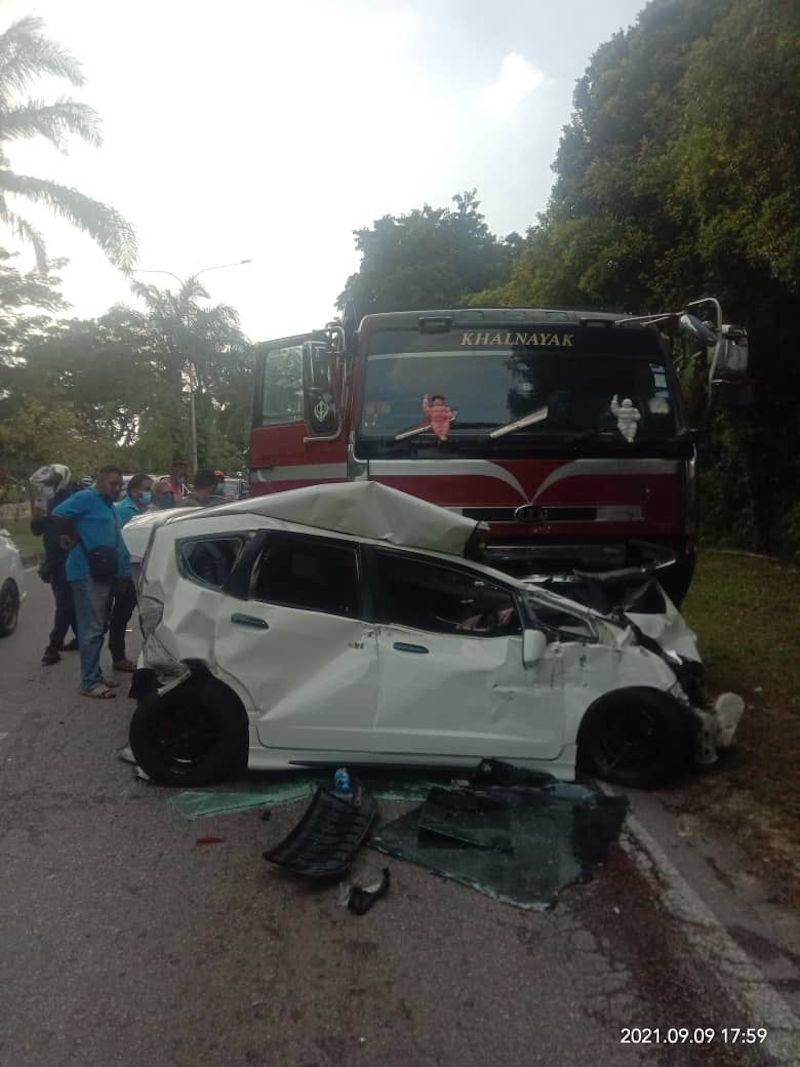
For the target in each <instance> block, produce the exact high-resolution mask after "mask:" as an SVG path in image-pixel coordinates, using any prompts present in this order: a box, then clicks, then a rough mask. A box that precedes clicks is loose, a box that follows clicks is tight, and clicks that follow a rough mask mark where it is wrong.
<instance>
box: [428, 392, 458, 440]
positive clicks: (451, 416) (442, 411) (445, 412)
mask: <svg viewBox="0 0 800 1067" xmlns="http://www.w3.org/2000/svg"><path fill="white" fill-rule="evenodd" d="M422 411H423V414H424V415H425V418H426V419H427V420H428V422H429V424H430V429H431V430H433V432H434V433H435V434H436V436H437V437H438V438H439V440H440V441H446V440H447V435H448V434H449V433H450V426H451V424H452V422H453V421H454V420H455V417H456V415H457V414H458V412H457V411H453V409H452V408H449V407H448V406H447V404H446V403H445V399H444V397H443V396H442V395H441V394H440V393H435V394H434V395H433V396H432V397H428V394H427V393H426V394H425V396H424V397H423V398H422Z"/></svg>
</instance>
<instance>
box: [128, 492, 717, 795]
mask: <svg viewBox="0 0 800 1067" xmlns="http://www.w3.org/2000/svg"><path fill="white" fill-rule="evenodd" d="M304 520H305V521H304ZM323 524H325V525H323ZM475 529H476V524H475V523H474V522H471V521H469V520H466V519H463V518H462V517H461V516H458V515H453V514H452V513H451V512H448V511H445V510H444V509H441V508H437V507H436V506H435V505H431V504H427V503H426V502H424V501H421V500H418V499H416V498H413V497H410V496H408V495H407V494H404V493H400V492H398V491H396V490H392V489H389V488H387V487H386V486H383V485H380V484H379V483H377V482H355V483H349V484H348V483H345V484H337V485H330V486H316V487H313V488H311V489H302V490H291V491H289V492H286V493H280V494H274V495H271V496H268V497H256V498H250V499H248V500H243V501H241V502H239V503H236V504H232V505H230V506H218V507H214V508H210V509H175V510H172V511H165V512H154V513H149V514H147V515H145V516H143V517H141V518H138V519H134V520H132V521H131V522H130V523H128V524H127V525H126V526H125V528H124V530H123V537H124V538H125V541H126V543H127V544H128V547H129V549H130V550H131V552H140V553H141V554H142V555H145V550H146V556H145V559H144V565H143V571H142V576H141V582H140V587H139V593H140V598H151V601H152V602H156V603H159V602H160V603H161V604H162V605H163V613H162V615H161V618H160V621H159V622H158V623H157V625H155V626H154V627H152V628H151V629H150V631H149V632H148V633H146V634H145V641H144V645H143V654H142V659H141V661H140V662H141V664H142V665H143V666H145V667H151V668H153V669H155V670H156V672H157V673H158V675H159V677H160V679H161V680H162V682H167V683H168V684H169V686H170V687H172V686H173V685H174V684H176V682H179V681H180V680H181V679H182V678H183V677H185V676H187V675H188V668H187V666H186V664H187V661H195V662H196V663H198V664H202V665H203V668H204V669H206V670H208V671H209V672H210V674H211V675H212V676H214V677H215V678H217V679H219V680H220V681H221V682H223V683H224V684H225V685H227V686H229V687H230V689H231V690H232V691H233V692H235V693H236V695H237V696H238V698H239V699H240V701H241V703H242V705H243V706H244V708H245V711H246V712H247V715H248V718H249V724H250V730H249V736H250V752H249V766H250V767H252V768H261V769H277V768H287V767H292V766H297V765H299V764H300V765H302V764H314V763H341V764H346V763H363V764H370V763H371V764H380V763H387V762H388V763H392V764H397V765H403V764H407V765H414V764H416V765H419V764H430V765H440V766H452V767H466V766H474V765H475V763H476V761H477V760H479V759H481V758H483V757H498V758H505V759H510V760H513V761H514V762H515V763H519V764H521V765H528V766H531V767H540V768H541V769H544V770H547V771H549V772H550V773H552V774H555V775H556V776H558V777H561V778H567V779H569V778H572V777H574V772H575V755H576V751H577V740H578V733H579V730H580V725H581V722H582V719H583V717H584V715H585V713H586V711H587V709H588V708H589V707H590V706H591V705H592V703H593V702H594V701H595V700H597V699H598V698H599V697H601V696H603V695H604V694H607V693H609V692H611V691H613V690H616V689H621V688H626V687H630V686H643V687H648V688H651V689H654V690H658V691H659V692H662V693H670V694H671V695H672V696H673V697H675V698H676V699H677V700H678V701H680V702H681V703H684V704H688V701H687V700H686V697H685V695H684V694H683V693H682V691H681V689H680V686H679V685H678V684H677V681H676V676H675V674H674V672H673V671H672V669H671V668H670V666H669V664H668V663H667V662H665V661H664V659H662V658H661V657H660V656H659V655H657V654H656V653H655V652H652V651H649V650H648V649H646V648H644V647H642V646H641V645H639V644H638V643H637V641H636V639H635V636H634V633H633V631H632V629H631V628H630V627H625V626H623V625H615V624H614V623H613V622H612V621H611V620H610V619H608V618H606V617H605V616H603V615H601V614H600V613H598V612H596V611H594V610H593V609H591V608H588V607H584V606H583V605H581V604H578V603H577V602H575V601H572V600H569V599H567V598H565V597H563V596H560V595H559V594H557V593H553V592H551V591H549V590H544V589H540V588H537V587H536V586H535V585H531V584H530V583H529V582H528V583H526V582H523V581H521V580H517V579H514V578H511V577H509V576H508V575H507V574H504V573H500V572H498V571H495V570H494V569H493V568H491V567H487V566H485V565H482V564H478V563H467V562H465V560H464V558H463V551H464V548H465V546H466V544H467V542H468V541H469V539H470V537H471V536H472V535H473V534H474V531H475ZM265 530H269V531H283V532H287V533H297V534H302V535H304V536H305V537H309V536H314V535H318V536H322V535H323V534H324V536H325V537H326V538H327V539H330V538H334V539H335V540H336V541H337V542H339V543H347V542H350V543H358V544H363V545H367V546H373V547H375V548H384V549H385V548H386V547H387V543H388V544H390V545H391V546H393V550H394V551H408V552H409V553H411V554H413V555H419V554H420V550H421V551H422V552H423V553H424V558H425V560H426V561H427V562H428V563H435V562H437V561H438V562H440V563H441V564H443V565H447V566H450V567H453V566H454V565H456V566H460V567H462V568H463V567H467V568H468V569H469V570H470V571H471V572H473V573H476V574H478V575H482V576H485V577H486V578H487V580H491V582H492V583H495V584H498V585H501V586H504V587H505V588H506V589H509V590H511V591H513V592H514V593H515V595H516V596H518V597H520V596H525V597H527V598H533V599H534V600H535V601H536V602H537V603H538V604H539V605H540V606H541V607H542V609H544V607H545V606H547V607H549V608H558V609H561V610H563V612H565V613H566V614H567V615H569V616H571V617H572V619H573V620H574V623H575V626H576V628H577V629H578V630H582V631H583V636H582V637H581V636H576V637H575V638H574V639H572V638H571V637H570V634H569V632H568V630H569V627H567V630H566V631H565V632H561V633H560V636H558V637H556V638H553V639H551V640H550V641H549V643H548V645H547V647H546V650H545V652H544V655H543V656H542V657H541V659H540V660H539V661H538V662H536V663H535V664H532V665H529V666H528V667H526V666H524V664H523V656H522V636H521V635H519V634H517V635H511V636H500V635H496V636H476V635H475V634H470V633H464V634H463V635H462V634H451V633H439V632H436V633H434V632H429V631H424V630H422V629H416V628H413V627H409V626H400V625H396V624H386V623H380V624H379V623H373V622H370V621H369V620H364V619H359V618H352V617H344V616H341V615H336V614H329V613H325V612H323V611H313V610H306V609H300V608H295V607H285V606H281V605H279V604H275V603H265V602H263V601H260V600H257V599H254V598H253V597H252V596H251V595H242V596H233V595H231V594H230V593H223V592H222V591H221V590H220V589H218V588H216V589H215V588H210V587H208V586H204V585H202V584H199V583H198V582H197V581H196V580H192V579H190V578H189V577H187V576H186V575H185V574H183V573H182V572H181V569H180V567H179V565H178V562H177V548H178V545H179V543H181V542H183V541H184V540H186V539H193V538H195V537H199V536H200V537H213V536H217V535H220V536H221V535H231V534H236V533H240V534H244V535H245V536H246V537H248V538H249V537H252V536H254V535H256V534H258V533H260V532H261V531H265ZM442 545H444V546H445V547H446V548H447V551H442ZM434 546H437V547H438V550H434ZM669 609H670V610H669V611H668V612H667V615H666V617H665V618H663V619H661V618H660V617H659V618H660V621H659V622H658V623H656V624H654V623H653V621H652V617H650V616H631V618H632V619H633V621H635V622H636V623H637V625H639V626H640V627H641V628H642V630H643V631H644V632H646V633H648V634H649V635H650V636H652V637H654V638H655V639H656V640H657V641H659V642H660V643H661V644H662V647H665V648H672V649H675V650H676V651H678V652H680V654H681V655H683V656H686V657H687V658H689V659H694V658H699V657H697V652H696V643H695V639H694V634H693V633H692V631H691V630H689V628H688V627H687V626H686V624H685V623H684V622H683V620H682V618H681V616H680V615H679V613H678V612H677V609H676V608H675V607H674V605H672V604H671V603H670V604H669ZM237 615H238V616H246V617H249V619H250V624H249V625H248V624H245V625H242V624H241V623H240V622H236V621H234V617H235V616H237ZM264 624H265V625H264ZM397 644H400V645H403V644H405V645H412V646H414V645H416V646H421V647H424V648H426V649H427V652H424V653H415V652H413V651H412V652H408V651H402V650H398V649H397V648H396V647H395V646H396V645H397ZM170 677H171V679H172V680H171V681H170V680H169V679H170ZM703 714H704V715H706V716H708V713H703ZM698 715H699V713H698ZM711 721H712V723H713V717H712V720H711ZM728 732H731V731H728Z"/></svg>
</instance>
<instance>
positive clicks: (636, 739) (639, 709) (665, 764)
mask: <svg viewBox="0 0 800 1067" xmlns="http://www.w3.org/2000/svg"><path fill="white" fill-rule="evenodd" d="M691 744H692V733H691V727H690V721H689V713H688V712H687V711H686V709H685V708H684V707H683V706H682V705H681V704H679V703H678V702H677V701H676V700H673V699H672V697H669V696H667V695H666V694H664V693H660V692H658V691H657V690H653V689H645V688H631V689H620V690H618V691H617V692H615V693H610V694H608V696H605V697H602V698H601V699H600V700H598V701H597V702H596V703H595V704H593V705H592V707H591V708H589V710H588V711H587V713H586V716H585V717H584V720H583V722H582V723H581V728H580V732H579V735H578V764H579V767H580V768H581V769H582V770H585V771H588V772H590V773H593V774H595V775H597V777H598V778H602V779H603V780H604V781H606V782H614V783H616V784H618V785H626V786H631V787H633V788H639V789H648V788H652V787H654V786H659V785H665V784H666V783H667V782H669V781H670V780H671V779H673V778H674V777H675V776H676V775H677V774H678V773H679V772H680V771H681V770H682V769H683V768H685V767H686V766H687V764H688V762H689V758H690V755H691Z"/></svg>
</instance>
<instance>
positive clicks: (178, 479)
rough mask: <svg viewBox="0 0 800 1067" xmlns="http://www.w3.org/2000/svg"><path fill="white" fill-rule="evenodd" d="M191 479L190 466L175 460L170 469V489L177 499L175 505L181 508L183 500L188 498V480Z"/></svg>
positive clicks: (180, 460)
mask: <svg viewBox="0 0 800 1067" xmlns="http://www.w3.org/2000/svg"><path fill="white" fill-rule="evenodd" d="M188 477H189V465H188V463H185V462H184V461H183V460H182V459H178V460H175V462H174V463H173V464H172V467H171V469H170V475H169V481H168V484H169V487H170V489H171V491H172V494H173V496H174V498H175V503H176V504H177V505H178V507H180V506H181V500H182V499H183V497H185V496H186V493H187V488H186V480H187V478H188Z"/></svg>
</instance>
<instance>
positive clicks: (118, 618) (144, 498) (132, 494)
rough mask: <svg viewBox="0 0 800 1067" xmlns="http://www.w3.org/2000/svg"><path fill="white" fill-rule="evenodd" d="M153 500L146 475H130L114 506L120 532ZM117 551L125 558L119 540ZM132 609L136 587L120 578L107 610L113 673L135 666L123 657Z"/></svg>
mask: <svg viewBox="0 0 800 1067" xmlns="http://www.w3.org/2000/svg"><path fill="white" fill-rule="evenodd" d="M152 499H153V479H152V478H151V477H150V476H149V475H148V474H134V476H133V477H132V478H131V480H130V481H129V482H128V488H127V495H126V496H125V497H123V499H122V500H118V501H117V503H116V504H115V505H114V509H115V510H116V513H117V520H118V522H119V526H120V529H122V527H123V526H124V525H125V524H126V523H128V522H130V521H131V519H135V518H136V517H137V516H138V515H144V513H145V511H147V509H148V508H149V506H150V503H151V502H152ZM120 551H121V552H122V553H123V555H124V556H126V557H127V558H128V561H129V562H130V556H129V555H128V549H127V548H126V546H125V542H124V541H123V540H122V538H120ZM135 607H136V586H135V585H134V583H133V578H122V579H120V581H118V582H115V583H114V606H113V607H112V609H111V625H110V626H109V633H108V647H109V648H110V649H111V659H112V660H113V661H114V670H115V671H128V672H130V671H134V670H136V664H135V663H133V662H132V661H131V660H129V659H128V657H127V655H126V654H125V630H126V629H127V626H128V623H129V622H130V619H131V615H133V609H134V608H135Z"/></svg>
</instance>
